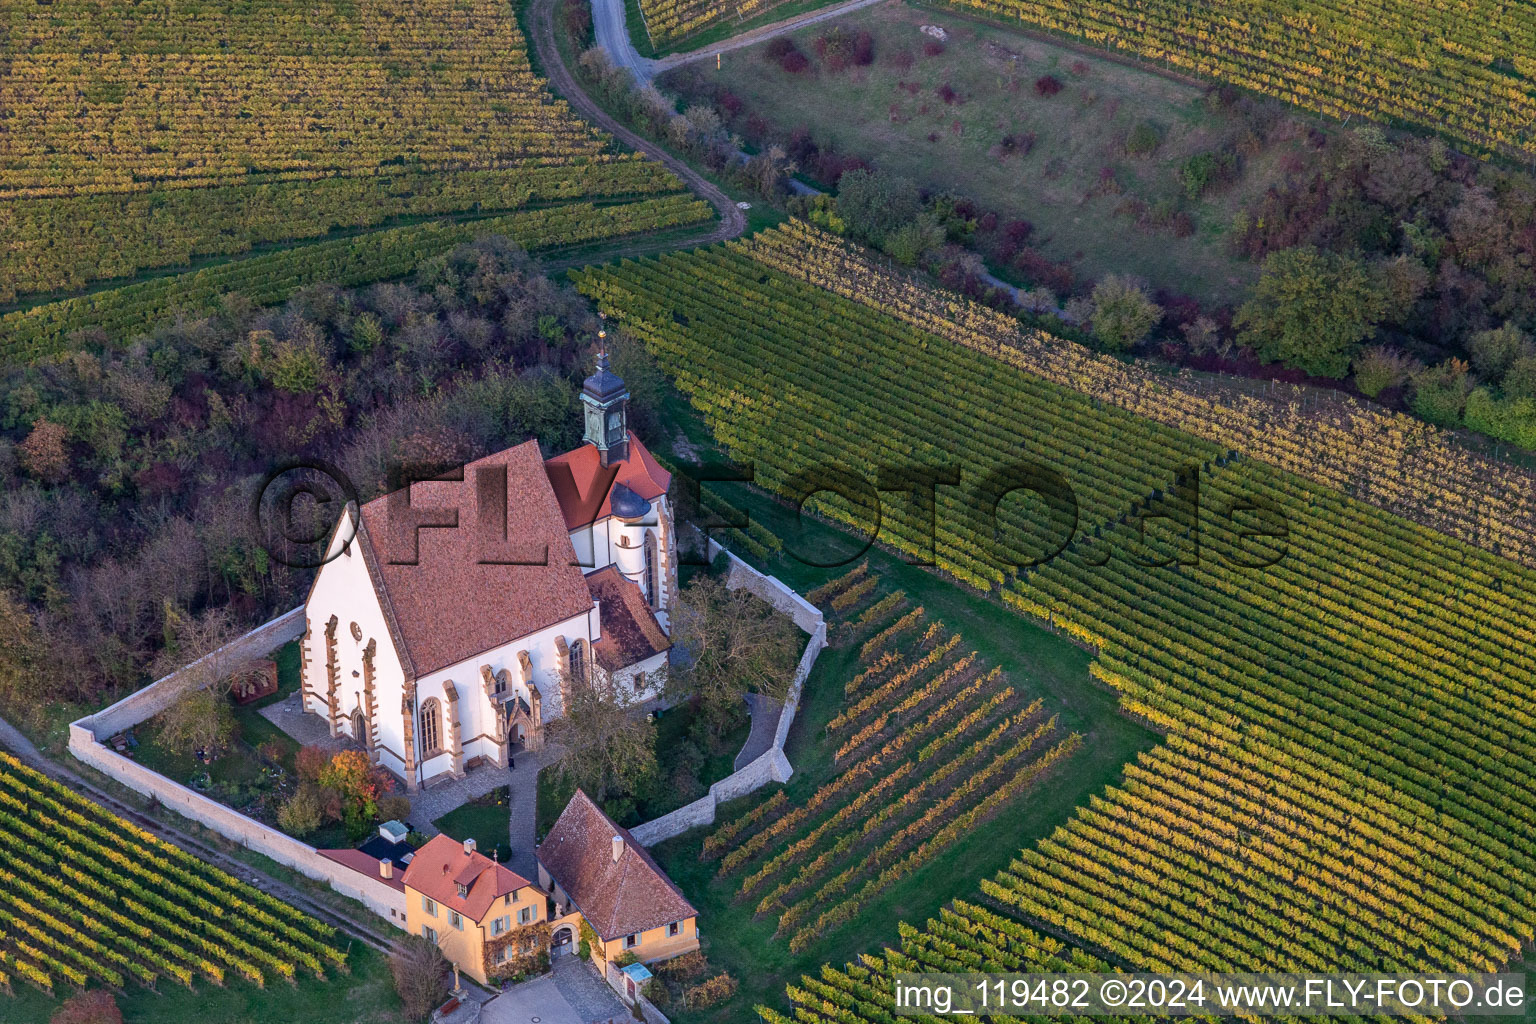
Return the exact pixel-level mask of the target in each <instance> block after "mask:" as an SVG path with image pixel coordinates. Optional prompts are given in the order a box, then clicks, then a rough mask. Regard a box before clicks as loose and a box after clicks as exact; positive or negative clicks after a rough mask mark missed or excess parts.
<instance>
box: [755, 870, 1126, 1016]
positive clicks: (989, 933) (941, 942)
mask: <svg viewBox="0 0 1536 1024" xmlns="http://www.w3.org/2000/svg"><path fill="white" fill-rule="evenodd" d="M900 932H901V948H900V949H899V950H897V949H893V948H887V949H885V950H883V951H882V952H881V954H879V955H871V954H865V955H864V956H863V957H861V958H860V960H859V962H858V963H855V964H847V965H845V966H844V967H842V968H841V969H839V968H835V967H832V966H830V965H828V966H826V967H823V968H822V969H821V973H820V975H819V976H817V977H814V978H813V977H809V976H807V977H803V978H801V979H800V983H799V984H797V985H790V986H789V997H790V999H792V1000H794V1003H795V1012H794V1016H793V1017H788V1016H785V1015H784V1014H782V1013H780V1012H778V1011H776V1010H774V1009H772V1008H770V1007H766V1006H759V1007H757V1008H756V1009H757V1012H758V1013H759V1014H761V1015H762V1018H763V1020H764V1021H766V1022H767V1024H855V1022H864V1021H881V1022H890V1021H898V1020H902V1019H904V1017H903V1016H900V1015H899V1012H898V1010H897V1007H896V1001H895V995H894V993H895V990H896V985H895V976H896V975H897V974H901V973H906V972H938V973H953V974H963V973H968V972H978V971H990V972H1003V973H1008V972H1017V973H1040V974H1046V973H1049V974H1070V973H1077V972H1094V973H1097V972H1108V971H1109V970H1110V969H1111V968H1110V967H1109V965H1108V964H1106V963H1105V962H1104V961H1102V960H1099V959H1096V958H1095V957H1093V956H1090V955H1089V954H1087V953H1084V952H1083V951H1082V950H1080V949H1073V948H1072V947H1069V946H1066V945H1064V944H1063V943H1062V942H1061V941H1060V940H1057V939H1053V938H1051V937H1050V936H1047V935H1042V934H1040V933H1039V932H1037V931H1035V930H1033V929H1031V928H1028V927H1026V926H1024V925H1021V924H1020V923H1019V922H1017V921H1015V920H1013V919H1012V918H1009V917H1006V916H1004V915H1002V914H999V913H996V912H995V911H992V910H990V909H988V908H986V907H984V906H981V905H979V904H977V903H973V902H967V901H965V900H956V901H955V902H954V904H953V905H952V906H950V907H945V908H944V909H942V910H940V911H939V916H938V917H937V918H934V919H931V920H929V921H928V923H927V927H925V928H922V929H918V928H915V927H913V926H912V925H909V924H903V925H902V926H901V928H900ZM915 1019H918V1020H925V1019H926V1020H934V1019H939V1018H923V1017H918V1018H915ZM1051 1019H1052V1020H1064V1021H1085V1020H1093V1021H1108V1022H1110V1024H1122V1022H1123V1021H1126V1020H1145V1019H1146V1018H1122V1017H1089V1018H1084V1017H1074V1016H1072V1015H1069V1014H1064V1015H1060V1016H1053V1017H1052V1018H1051Z"/></svg>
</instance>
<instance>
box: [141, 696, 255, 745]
mask: <svg viewBox="0 0 1536 1024" xmlns="http://www.w3.org/2000/svg"><path fill="white" fill-rule="evenodd" d="M154 723H155V726H156V729H157V730H158V732H157V735H158V738H159V741H160V743H161V745H163V746H165V747H167V748H170V749H172V750H203V751H206V752H207V753H208V755H209V756H210V757H212V756H217V755H218V753H219V752H221V751H223V750H224V749H225V748H226V747H227V746H229V744H230V743H231V742H232V741H233V740H234V738H235V733H236V731H237V729H238V724H237V723H236V721H235V711H234V708H232V707H230V704H229V698H228V697H227V696H225V695H224V694H222V693H214V692H213V691H211V690H193V691H192V692H191V693H188V694H185V695H183V696H182V697H181V699H179V700H178V701H176V703H174V704H172V705H171V706H170V707H168V708H166V709H165V710H164V711H162V712H160V713H159V714H158V715H156V716H155V717H154Z"/></svg>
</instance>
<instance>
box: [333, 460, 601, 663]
mask: <svg viewBox="0 0 1536 1024" xmlns="http://www.w3.org/2000/svg"><path fill="white" fill-rule="evenodd" d="M585 447H591V446H585ZM594 458H595V449H594ZM498 470H504V471H505V474H506V486H505V493H500V492H501V491H502V488H501V487H500V486H499V485H496V484H497V479H496V472H497V471H498ZM487 471H488V472H487ZM493 485H495V486H493ZM482 488H484V490H483V491H482ZM397 493H404V492H397ZM391 497H392V496H390V495H386V496H384V497H381V498H375V499H374V500H373V501H370V502H368V503H367V504H366V505H364V506H363V509H362V524H361V527H360V529H359V530H358V533H359V537H360V541H361V546H362V547H363V548H364V549H365V550H364V556H365V558H366V559H367V561H368V568H369V571H370V573H371V574H372V575H373V579H374V586H375V588H376V589H377V590H379V591H380V595H381V600H382V602H383V604H384V610H385V614H386V615H387V616H388V617H389V618H390V620H391V632H392V633H394V634H396V646H397V647H403V650H401V651H400V655H401V658H402V659H403V660H405V662H406V669H407V672H409V673H411V674H412V675H414V676H416V677H418V678H419V677H421V676H423V675H425V674H427V673H429V672H435V671H437V670H438V669H441V668H446V667H447V666H449V665H453V664H456V663H458V662H461V661H464V660H466V659H469V658H473V657H474V656H475V655H477V654H481V653H483V652H485V651H488V650H491V649H493V648H496V647H499V646H501V645H502V644H506V643H510V642H511V641H513V640H516V639H518V638H519V637H524V636H527V635H528V634H530V633H534V632H537V631H538V630H540V629H543V628H545V627H547V626H552V625H554V624H555V623H557V622H561V621H564V620H566V619H570V618H573V617H574V616H577V615H581V614H583V613H585V612H588V611H590V610H591V608H592V595H591V593H590V592H589V591H588V589H587V584H586V581H585V580H584V579H583V577H582V571H581V568H580V567H579V566H578V565H577V564H576V552H575V550H574V549H573V548H572V547H571V539H570V534H569V531H568V530H567V529H566V527H565V520H564V517H563V516H562V513H561V508H560V504H559V502H558V501H557V500H556V498H555V493H554V491H553V490H552V489H551V487H550V481H549V477H548V476H546V475H545V472H544V460H543V457H542V456H541V454H540V452H539V446H538V443H537V442H536V441H527V442H524V443H523V444H520V445H518V446H516V447H515V448H509V449H507V450H506V451H503V452H497V453H496V454H495V455H488V456H486V457H485V458H483V459H477V460H475V461H474V462H471V463H469V464H468V465H466V466H465V467H464V474H463V479H462V480H458V481H444V480H429V481H422V482H420V483H416V484H413V485H412V486H411V487H410V488H409V498H410V509H411V510H412V511H411V513H410V516H409V517H407V516H405V515H403V514H402V516H401V521H402V523H403V524H404V528H403V529H401V530H398V531H395V532H392V531H391V525H392V524H391V505H390V501H391ZM395 500H396V501H397V502H398V501H399V499H398V498H397V499H395ZM482 503H484V504H485V506H486V507H484V508H482V507H481V505H482ZM503 508H504V509H505V519H504V522H505V528H506V533H505V537H504V539H503V537H502V534H501V529H502V524H503V516H502V509H503ZM398 511H399V512H401V513H404V511H405V510H404V509H403V508H399V509H398ZM434 511H435V513H436V514H435V515H429V513H432V512H434ZM454 512H456V513H457V520H458V526H457V527H456V528H451V529H450V528H434V527H429V526H422V527H421V528H420V529H418V530H416V531H414V534H415V538H416V539H415V544H414V547H415V550H414V551H413V544H412V533H413V531H412V530H411V528H410V523H411V521H412V520H415V521H422V520H425V519H429V518H430V519H431V521H435V522H451V521H452V513H454ZM498 541H500V542H501V543H500V546H499V547H497V542H498ZM412 561H414V563H415V564H401V563H408V562H412ZM513 562H526V563H545V564H522V565H519V564H508V563H513Z"/></svg>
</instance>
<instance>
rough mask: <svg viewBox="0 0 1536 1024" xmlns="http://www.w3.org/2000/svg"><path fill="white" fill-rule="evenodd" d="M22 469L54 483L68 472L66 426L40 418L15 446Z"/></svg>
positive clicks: (67, 436)
mask: <svg viewBox="0 0 1536 1024" xmlns="http://www.w3.org/2000/svg"><path fill="white" fill-rule="evenodd" d="M16 455H17V457H18V458H19V459H20V460H21V465H22V468H23V469H25V470H26V471H27V472H28V473H31V474H32V475H33V476H35V477H37V478H38V479H39V480H41V481H43V482H44V483H50V484H56V483H58V482H59V481H61V480H63V479H64V477H65V476H66V475H68V473H69V428H68V427H66V426H64V425H63V424H62V423H53V422H51V421H49V420H45V419H39V420H38V421H37V422H36V423H34V424H33V425H32V432H31V433H30V434H28V435H27V436H26V439H25V440H24V441H22V442H21V443H20V444H18V445H17V446H16Z"/></svg>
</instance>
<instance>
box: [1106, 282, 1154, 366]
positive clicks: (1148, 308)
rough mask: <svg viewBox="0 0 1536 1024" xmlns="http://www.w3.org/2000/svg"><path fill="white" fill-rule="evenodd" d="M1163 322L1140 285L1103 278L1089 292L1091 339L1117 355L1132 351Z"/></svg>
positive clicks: (1138, 283)
mask: <svg viewBox="0 0 1536 1024" xmlns="http://www.w3.org/2000/svg"><path fill="white" fill-rule="evenodd" d="M1162 318H1163V310H1162V307H1161V306H1159V305H1158V304H1157V303H1155V302H1153V301H1152V300H1151V298H1149V297H1148V296H1147V292H1146V289H1145V288H1144V287H1142V285H1141V283H1140V282H1138V281H1136V280H1134V279H1132V278H1129V277H1126V276H1124V275H1122V274H1106V275H1105V276H1104V278H1103V279H1102V280H1101V281H1099V283H1098V284H1097V285H1095V286H1094V289H1093V320H1092V323H1093V336H1094V337H1095V338H1097V339H1098V340H1099V341H1100V342H1101V343H1102V344H1103V345H1104V347H1105V348H1108V349H1112V350H1114V351H1117V352H1123V351H1125V350H1127V349H1132V348H1135V347H1136V345H1137V344H1138V343H1139V342H1141V340H1142V339H1143V338H1145V337H1146V336H1147V335H1148V334H1150V333H1151V331H1152V328H1154V327H1156V326H1157V324H1158V321H1160V320H1162Z"/></svg>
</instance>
